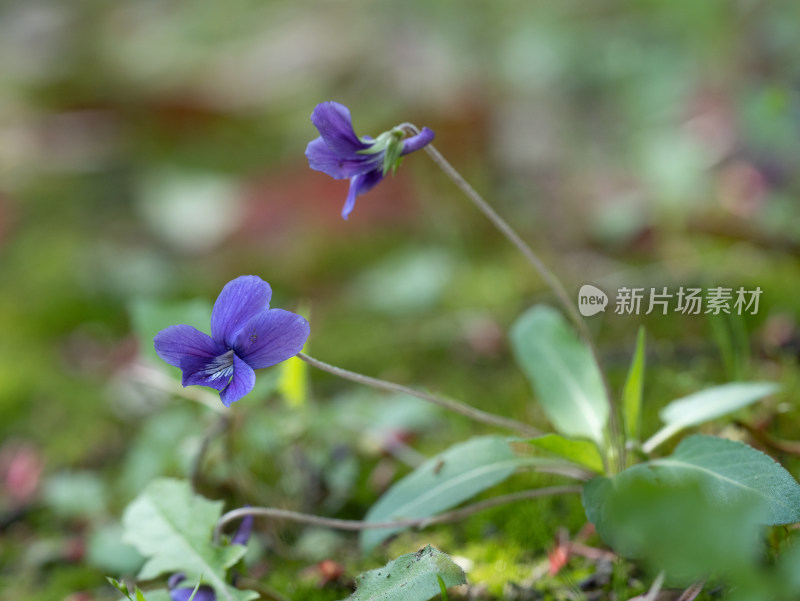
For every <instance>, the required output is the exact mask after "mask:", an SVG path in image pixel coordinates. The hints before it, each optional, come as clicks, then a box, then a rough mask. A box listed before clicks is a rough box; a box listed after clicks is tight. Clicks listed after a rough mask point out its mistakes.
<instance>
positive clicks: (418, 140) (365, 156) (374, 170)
mask: <svg viewBox="0 0 800 601" xmlns="http://www.w3.org/2000/svg"><path fill="white" fill-rule="evenodd" d="M311 122H312V123H313V124H314V126H315V127H316V128H317V129H318V130H319V133H320V136H319V138H317V139H316V140H312V141H311V142H309V143H308V146H307V147H306V157H308V164H309V166H310V167H311V168H312V169H315V170H317V171H322V172H323V173H327V174H328V175H330V176H331V177H332V178H334V179H349V180H350V191H349V192H348V194H347V200H346V201H345V203H344V208H343V209H342V217H343V218H344V219H347V216H348V215H350V213H351V212H352V211H353V207H354V206H355V203H356V196H359V195H361V194H364V193H365V192H368V191H369V190H371V189H372V188H374V187H375V186H376V185H377V184H378V183H380V181H381V180H382V179H383V178H384V176H385V175H386V174H387V173H388V172H389V171H393V170H395V169H397V166H398V165H399V164H400V159H401V158H402V157H403V156H405V155H407V154H410V153H412V152H414V151H415V150H419V149H420V148H423V147H424V146H426V145H428V144H430V143H431V141H432V140H433V136H434V133H433V131H431V130H430V129H428V128H427V127H423V128H422V131H420V132H419V133H418V134H416V135H414V136H411V137H410V138H406V137H405V132H404V130H403V128H402V127H395V128H393V129H391V130H389V131H387V132H384V133H382V134H381V135H379V136H378V137H377V138H375V139H372V138H370V137H369V136H363V137H361V138H359V137H358V136H357V135H356V133H355V131H354V130H353V122H352V119H351V118H350V111H349V110H347V107H346V106H344V105H342V104H339V103H338V102H323V103H322V104H318V105H317V106H316V107H315V108H314V112H313V113H311Z"/></svg>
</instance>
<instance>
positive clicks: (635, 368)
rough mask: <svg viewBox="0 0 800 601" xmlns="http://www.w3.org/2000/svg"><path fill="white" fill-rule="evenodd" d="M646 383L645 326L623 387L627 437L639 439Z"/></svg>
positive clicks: (638, 337) (640, 330) (639, 335)
mask: <svg viewBox="0 0 800 601" xmlns="http://www.w3.org/2000/svg"><path fill="white" fill-rule="evenodd" d="M643 385H644V328H639V334H638V335H637V337H636V350H635V351H634V352H633V361H631V366H630V369H629V370H628V377H627V379H626V380H625V387H624V388H623V389H622V416H623V420H624V422H625V438H626V439H628V440H639V436H640V422H641V419H640V414H641V409H642V387H643Z"/></svg>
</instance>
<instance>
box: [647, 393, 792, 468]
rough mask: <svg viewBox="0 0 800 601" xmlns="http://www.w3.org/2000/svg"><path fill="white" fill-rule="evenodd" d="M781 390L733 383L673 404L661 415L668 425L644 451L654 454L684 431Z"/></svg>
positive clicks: (687, 397) (695, 394)
mask: <svg viewBox="0 0 800 601" xmlns="http://www.w3.org/2000/svg"><path fill="white" fill-rule="evenodd" d="M778 389H779V386H778V385H777V384H774V383H772V382H731V383H729V384H723V385H721V386H715V387H714V388H708V389H706V390H701V391H700V392H695V393H694V394H690V395H689V396H685V397H683V398H680V399H678V400H675V401H672V402H671V403H670V404H668V405H667V406H666V407H664V408H663V409H662V410H661V411H660V413H659V415H660V416H661V420H662V421H663V422H664V423H665V424H666V425H665V426H664V427H663V428H661V430H659V431H658V432H656V433H655V434H654V435H653V436H652V437H651V438H650V439H649V440H648V441H647V442H645V443H644V444H643V445H642V450H643V451H644V452H645V453H650V452H652V450H653V449H655V448H656V447H657V446H658V445H660V444H661V443H662V442H664V441H665V440H667V439H668V438H670V437H671V436H673V435H674V434H676V433H678V432H680V431H681V430H683V429H684V428H689V427H691V426H696V425H698V424H702V423H703V422H707V421H709V420H712V419H716V418H718V417H721V416H723V415H725V414H727V413H732V412H733V411H736V410H738V409H741V408H743V407H746V406H747V405H750V404H751V403H754V402H755V401H757V400H759V399H761V398H763V397H765V396H768V395H770V394H773V393H775V392H777V390H778Z"/></svg>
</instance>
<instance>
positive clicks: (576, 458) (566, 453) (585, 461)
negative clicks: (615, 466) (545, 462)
mask: <svg viewBox="0 0 800 601" xmlns="http://www.w3.org/2000/svg"><path fill="white" fill-rule="evenodd" d="M528 442H529V443H530V444H532V445H533V446H535V447H539V448H540V449H544V450H545V451H550V452H551V453H555V454H556V455H560V456H561V457H564V458H565V459H569V460H570V461H572V462H573V463H577V464H578V465H582V466H584V467H587V468H589V469H590V470H592V471H593V472H597V473H598V474H602V473H603V458H602V456H601V455H600V451H598V450H597V445H595V444H594V443H593V442H589V441H588V440H572V439H569V438H564V437H563V436H559V435H558V434H545V435H544V436H537V437H536V438H529V439H528Z"/></svg>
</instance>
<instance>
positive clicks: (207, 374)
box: [181, 349, 234, 390]
mask: <svg viewBox="0 0 800 601" xmlns="http://www.w3.org/2000/svg"><path fill="white" fill-rule="evenodd" d="M233 359H234V357H233V351H231V350H227V351H226V350H224V349H223V352H222V353H220V354H218V355H212V356H210V357H195V356H192V355H186V356H185V357H184V358H183V359H182V360H181V370H182V371H183V381H182V384H183V385H184V386H209V387H210V388H213V389H214V390H223V389H224V388H225V387H226V386H227V385H228V383H229V382H230V381H231V377H232V376H233V372H234V361H233Z"/></svg>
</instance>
